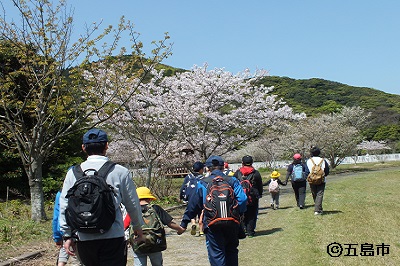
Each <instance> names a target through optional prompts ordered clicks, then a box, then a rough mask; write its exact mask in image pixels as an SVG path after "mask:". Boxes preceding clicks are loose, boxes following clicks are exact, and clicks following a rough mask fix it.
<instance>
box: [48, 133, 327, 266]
mask: <svg viewBox="0 0 400 266" xmlns="http://www.w3.org/2000/svg"><path fill="white" fill-rule="evenodd" d="M107 149H108V137H107V134H106V133H105V132H104V131H102V130H99V129H91V130H89V131H88V132H86V133H85V134H84V136H83V139H82V150H83V151H84V152H85V153H86V154H87V155H88V157H87V160H86V161H85V162H83V163H82V164H81V165H80V167H79V168H80V169H81V172H79V171H78V170H77V169H76V168H77V167H73V168H71V169H69V170H68V173H67V175H66V178H65V181H64V184H63V188H62V190H61V192H60V193H59V194H58V196H57V201H58V202H57V212H58V214H57V215H55V217H56V216H57V217H56V218H58V221H57V222H58V223H59V228H58V229H59V232H60V233H59V234H57V235H55V241H56V243H57V245H59V246H63V249H62V252H60V254H61V253H62V256H63V257H62V258H61V260H62V261H60V262H63V263H64V262H66V259H68V256H70V255H72V256H75V255H77V256H78V257H79V260H80V262H81V263H82V265H86V266H91V265H96V266H97V265H117V266H118V265H126V263H127V250H126V248H127V245H126V241H127V238H126V237H125V235H126V234H125V230H126V228H127V225H128V227H129V228H130V230H131V231H132V233H130V234H128V238H130V240H131V244H132V245H133V246H134V247H136V249H134V252H135V256H134V257H135V262H134V263H135V264H134V265H146V263H147V256H149V257H150V259H151V263H152V265H153V266H154V265H162V255H161V251H162V250H163V249H162V248H163V247H160V249H159V250H158V251H157V254H155V255H154V254H153V255H152V254H146V253H145V254H141V253H140V249H139V248H137V247H139V246H143V245H145V244H146V243H147V242H163V241H162V240H161V241H158V240H157V239H156V240H154V239H151V237H150V236H149V235H147V233H146V232H147V231H146V229H145V228H146V224H147V223H148V222H149V220H151V222H153V223H162V224H163V225H167V226H169V227H170V228H172V229H174V230H176V231H177V232H178V234H182V233H183V232H184V231H186V229H187V227H188V225H189V224H190V226H191V227H190V228H191V234H192V235H194V234H196V228H197V225H196V221H197V222H198V224H199V235H204V236H205V239H206V247H207V251H208V259H209V262H210V264H211V265H218V266H220V265H233V266H234V265H238V246H239V239H240V238H244V237H246V236H247V237H249V238H251V237H254V236H255V235H256V230H255V229H256V223H257V216H258V210H259V199H260V198H261V197H262V194H263V186H265V185H268V186H269V188H271V187H272V185H271V184H272V183H274V184H275V182H278V186H279V185H286V184H287V182H288V180H289V178H290V179H291V183H292V187H293V190H294V192H295V197H296V202H297V206H298V207H299V208H300V209H303V208H304V206H305V192H306V184H307V179H306V177H307V176H312V175H313V171H315V169H314V168H315V165H318V167H320V168H321V169H322V171H323V173H324V174H323V175H324V176H327V175H328V174H329V165H328V164H327V162H326V161H325V160H324V159H323V158H322V157H320V150H319V149H318V148H317V147H313V148H312V149H311V158H310V159H309V160H307V161H306V162H305V163H304V162H303V161H302V157H301V155H300V154H295V155H294V156H293V163H292V164H290V165H289V167H288V169H287V174H286V180H285V181H284V182H282V181H280V180H279V176H280V174H279V173H278V172H277V171H274V172H272V173H271V180H269V181H268V182H267V183H264V184H263V182H262V178H261V174H260V173H259V172H258V171H257V170H256V169H255V168H254V167H253V158H252V157H251V156H249V155H246V156H244V157H243V158H242V166H241V167H240V168H239V169H238V170H237V171H231V170H230V169H229V167H228V164H227V163H226V162H225V161H224V160H223V158H222V157H221V156H217V155H212V156H210V157H209V158H208V159H207V160H206V162H205V164H203V163H202V162H196V163H194V165H193V169H192V170H193V173H191V174H190V175H189V176H187V178H185V180H184V182H183V184H182V188H181V191H180V196H181V198H182V199H183V200H184V201H185V202H186V204H187V206H186V210H185V212H184V214H183V217H182V220H181V223H180V225H178V224H176V223H175V222H174V221H173V219H172V217H171V216H169V215H168V213H166V212H165V210H163V209H162V208H161V207H160V206H158V205H153V204H152V201H153V200H155V197H154V195H153V194H152V193H151V191H150V190H149V189H148V188H145V187H142V188H136V185H135V183H134V182H133V179H132V173H131V172H130V171H129V170H128V169H127V168H125V167H123V166H121V165H119V164H115V163H112V162H110V161H109V159H108V157H106V151H107ZM105 165H107V166H108V168H109V169H108V170H107V171H106V173H104V171H105V170H102V169H103V168H104V167H105ZM299 169H301V170H299ZM203 171H204V172H203ZM296 172H300V173H301V176H300V177H297V175H296V174H295V173H296ZM310 172H311V174H310ZM78 173H80V174H81V175H83V177H81V176H78V177H77V175H80V174H78ZM103 175H104V176H103ZM100 179H104V180H103V181H105V183H106V184H107V185H106V186H108V187H111V188H112V189H111V192H110V195H111V196H112V197H111V198H112V203H111V204H110V203H109V202H106V199H104V198H105V196H104V195H103V194H101V193H100V192H99V191H97V190H96V188H97V187H101V184H100V183H101V182H100V181H99V182H100V183H99V182H97V181H98V180H100ZM191 179H194V180H195V182H193V181H192V180H191ZM95 180H97V181H96V182H97V183H96V182H94V181H95ZM278 180H279V181H278ZM308 181H309V180H308ZM85 182H86V183H85ZM93 182H94V183H96V184H94V183H93ZM310 182H311V181H309V183H310ZM313 182H314V181H313ZM82 184H83V185H82ZM96 186H97V187H96ZM275 186H276V185H275ZM310 188H311V192H312V195H313V199H314V202H315V214H316V215H317V214H318V215H320V214H322V213H323V208H322V199H323V194H324V189H325V180H323V181H322V182H320V181H318V182H317V183H313V184H311V183H310ZM104 190H107V189H103V190H102V191H104ZM189 192H190V193H189ZM96 193H97V194H96ZM270 193H271V207H273V208H274V209H277V208H279V190H278V191H272V188H271V189H270ZM93 195H94V196H93ZM99 195H101V196H99ZM89 196H90V197H91V198H90V199H88V197H89ZM85 197H86V198H85ZM82 198H84V200H83V199H82ZM100 198H101V200H103V202H102V203H101V204H100V205H96V208H94V209H93V208H92V209H90V207H92V206H91V205H90V204H93V202H95V201H99V200H100ZM79 200H80V201H79ZM77 202H79V204H78V203H77ZM73 204H75V205H73ZM106 205H109V207H108V210H107V215H106V216H103V219H98V218H97V215H100V214H99V213H98V211H99V209H101V208H106V207H107V206H106ZM82 206H83V207H84V208H83V209H82ZM99 206H101V207H99ZM110 206H111V207H110ZM121 206H123V207H124V209H125V210H126V215H125V216H123V214H122V212H121ZM150 212H151V213H156V214H155V216H154V217H156V218H154V219H153V218H146V219H144V217H148V216H146V215H149V213H150ZM104 217H105V218H104ZM126 217H129V222H126ZM96 218H97V219H96ZM108 220H110V221H111V222H109V223H108V224H107V223H105V222H106V221H108ZM145 220H146V221H145ZM100 221H102V222H100ZM124 221H125V226H124ZM56 227H57V226H56ZM161 227H162V226H161ZM160 234H161V237H162V235H163V234H165V232H164V233H163V230H161V231H160ZM61 237H62V241H61ZM164 237H165V236H164ZM149 239H150V240H149ZM161 239H162V238H161ZM61 243H62V244H61ZM165 248H166V247H165Z"/></svg>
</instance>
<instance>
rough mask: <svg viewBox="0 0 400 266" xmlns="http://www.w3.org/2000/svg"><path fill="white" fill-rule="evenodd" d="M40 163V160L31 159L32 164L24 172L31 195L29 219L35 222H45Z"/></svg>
mask: <svg viewBox="0 0 400 266" xmlns="http://www.w3.org/2000/svg"><path fill="white" fill-rule="evenodd" d="M42 161H43V160H41V159H36V158H32V164H31V165H30V166H29V169H28V171H26V172H27V174H28V178H29V188H30V193H31V212H32V213H31V218H32V220H33V221H36V222H38V221H43V220H47V217H46V212H45V209H44V195H43V183H42Z"/></svg>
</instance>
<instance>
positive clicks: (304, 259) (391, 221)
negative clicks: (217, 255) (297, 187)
mask: <svg viewBox="0 0 400 266" xmlns="http://www.w3.org/2000/svg"><path fill="white" fill-rule="evenodd" d="M399 191H400V170H399V168H390V169H384V170H381V171H371V172H363V173H356V174H340V175H336V176H331V178H329V179H328V181H327V187H326V190H325V196H324V202H323V206H324V215H322V216H314V209H313V201H312V196H311V192H310V190H309V188H307V196H306V208H305V209H303V210H300V209H298V208H297V207H295V206H296V203H295V199H294V194H293V193H292V188H291V186H290V184H289V185H288V186H286V187H284V188H282V193H281V198H280V199H281V204H280V206H281V209H279V210H271V209H270V208H268V205H269V194H268V192H265V193H264V196H263V198H262V199H261V201H260V213H259V219H258V223H257V229H256V237H254V238H252V239H247V238H246V239H244V240H241V241H240V245H239V265H246V266H257V265H269V264H274V265H400V253H399V251H400V244H399V242H400V236H399V228H400V213H399V209H400V196H399ZM176 220H177V221H180V216H179V215H176ZM167 241H168V245H169V246H168V249H167V250H166V251H165V252H164V253H163V254H164V265H165V266H172V265H174V266H177V265H182V266H183V265H192V266H201V265H203V266H204V265H208V261H207V252H206V248H205V243H204V242H205V241H204V238H200V237H193V236H191V235H190V234H189V233H185V234H183V235H181V236H177V235H176V234H174V233H172V234H171V235H170V236H169V237H168V239H167ZM331 243H337V244H336V246H337V247H339V250H341V255H340V256H338V255H339V253H336V254H333V256H338V257H332V256H330V255H329V254H328V253H327V248H328V246H329V245H330V244H331ZM332 246H333V245H332ZM384 246H386V247H385V248H386V249H384ZM340 248H341V249H340ZM378 252H379V254H378ZM382 252H388V253H389V254H385V255H384V256H382ZM189 260H190V261H191V262H190V263H189V262H188V261H189Z"/></svg>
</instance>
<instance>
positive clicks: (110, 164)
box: [97, 161, 116, 179]
mask: <svg viewBox="0 0 400 266" xmlns="http://www.w3.org/2000/svg"><path fill="white" fill-rule="evenodd" d="M115 165H116V163H114V162H112V161H107V162H105V163H104V164H103V165H102V166H101V167H100V169H99V171H97V173H98V175H99V176H103V177H104V178H105V179H107V175H108V174H109V172H110V171H111V169H112V168H114V166H115Z"/></svg>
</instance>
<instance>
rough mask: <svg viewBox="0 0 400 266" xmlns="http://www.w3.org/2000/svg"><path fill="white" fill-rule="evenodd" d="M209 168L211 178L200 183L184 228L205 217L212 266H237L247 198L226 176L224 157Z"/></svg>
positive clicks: (210, 160) (214, 159)
mask: <svg viewBox="0 0 400 266" xmlns="http://www.w3.org/2000/svg"><path fill="white" fill-rule="evenodd" d="M206 167H207V171H208V172H209V175H208V176H207V177H205V178H203V179H201V180H199V182H198V183H197V187H196V191H195V193H194V194H193V196H192V197H191V198H190V199H189V202H188V205H187V207H186V210H185V213H184V215H183V218H182V222H181V226H182V227H183V228H187V225H188V223H189V222H190V220H191V219H193V218H194V217H196V216H197V215H199V214H202V222H203V226H204V233H205V236H206V246H207V251H208V259H209V262H210V264H211V265H212V266H221V265H230V266H237V265H238V263H239V262H238V253H239V251H238V246H239V228H240V215H241V214H242V213H244V212H245V210H246V202H247V196H246V194H245V193H244V191H243V189H242V186H241V185H240V182H239V181H238V180H237V179H236V178H235V177H233V176H226V175H224V173H223V172H222V171H223V169H224V160H223V159H222V157H220V156H216V155H212V156H210V157H209V158H208V159H207V160H206Z"/></svg>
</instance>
